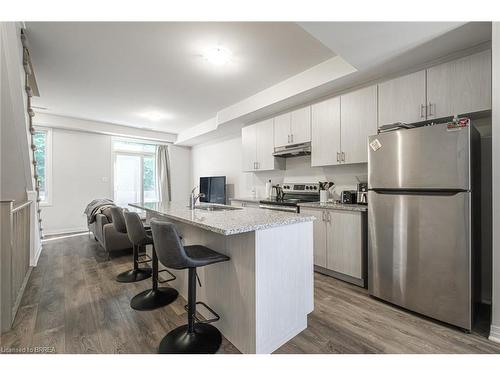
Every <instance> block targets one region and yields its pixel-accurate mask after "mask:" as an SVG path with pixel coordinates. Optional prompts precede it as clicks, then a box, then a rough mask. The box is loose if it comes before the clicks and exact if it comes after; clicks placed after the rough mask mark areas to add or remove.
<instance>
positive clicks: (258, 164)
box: [255, 161, 260, 169]
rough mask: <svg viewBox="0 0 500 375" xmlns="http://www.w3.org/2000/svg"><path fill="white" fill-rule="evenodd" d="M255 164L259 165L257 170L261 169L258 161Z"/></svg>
mask: <svg viewBox="0 0 500 375" xmlns="http://www.w3.org/2000/svg"><path fill="white" fill-rule="evenodd" d="M255 164H256V165H257V169H260V163H259V162H258V161H257V162H255Z"/></svg>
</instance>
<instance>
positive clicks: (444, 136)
mask: <svg viewBox="0 0 500 375" xmlns="http://www.w3.org/2000/svg"><path fill="white" fill-rule="evenodd" d="M470 131H471V129H470V127H469V126H467V127H464V128H453V129H448V127H447V124H438V125H433V126H424V127H420V128H415V129H410V130H397V131H393V132H389V133H383V134H379V135H373V136H370V137H369V146H368V185H369V186H368V187H369V188H370V189H382V188H387V189H462V190H470V178H469V170H470V168H469V165H470V160H469V156H470V155H469V143H470Z"/></svg>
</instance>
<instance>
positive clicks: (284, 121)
mask: <svg viewBox="0 0 500 375" xmlns="http://www.w3.org/2000/svg"><path fill="white" fill-rule="evenodd" d="M310 141H311V107H309V106H308V107H304V108H300V109H297V110H295V111H292V112H288V113H284V114H282V115H280V116H277V117H275V118H274V147H283V146H288V145H291V144H297V143H304V142H310Z"/></svg>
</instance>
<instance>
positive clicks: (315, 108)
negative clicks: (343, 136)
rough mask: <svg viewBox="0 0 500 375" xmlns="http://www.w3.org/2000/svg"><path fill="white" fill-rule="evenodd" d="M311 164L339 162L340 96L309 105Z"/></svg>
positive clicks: (317, 165) (320, 164) (316, 165)
mask: <svg viewBox="0 0 500 375" xmlns="http://www.w3.org/2000/svg"><path fill="white" fill-rule="evenodd" d="M311 120H312V130H311V131H312V134H311V136H312V137H311V138H312V140H311V166H313V167H319V166H323V165H335V164H340V97H336V98H332V99H328V100H325V101H323V102H320V103H316V104H313V105H312V106H311Z"/></svg>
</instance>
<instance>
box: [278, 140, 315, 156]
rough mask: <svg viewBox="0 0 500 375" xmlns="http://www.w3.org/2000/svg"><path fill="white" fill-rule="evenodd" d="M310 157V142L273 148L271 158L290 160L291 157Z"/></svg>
mask: <svg viewBox="0 0 500 375" xmlns="http://www.w3.org/2000/svg"><path fill="white" fill-rule="evenodd" d="M303 155H311V142H305V143H298V144H295V145H290V146H282V147H275V148H274V152H273V156H276V157H280V158H290V157H293V156H303Z"/></svg>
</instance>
